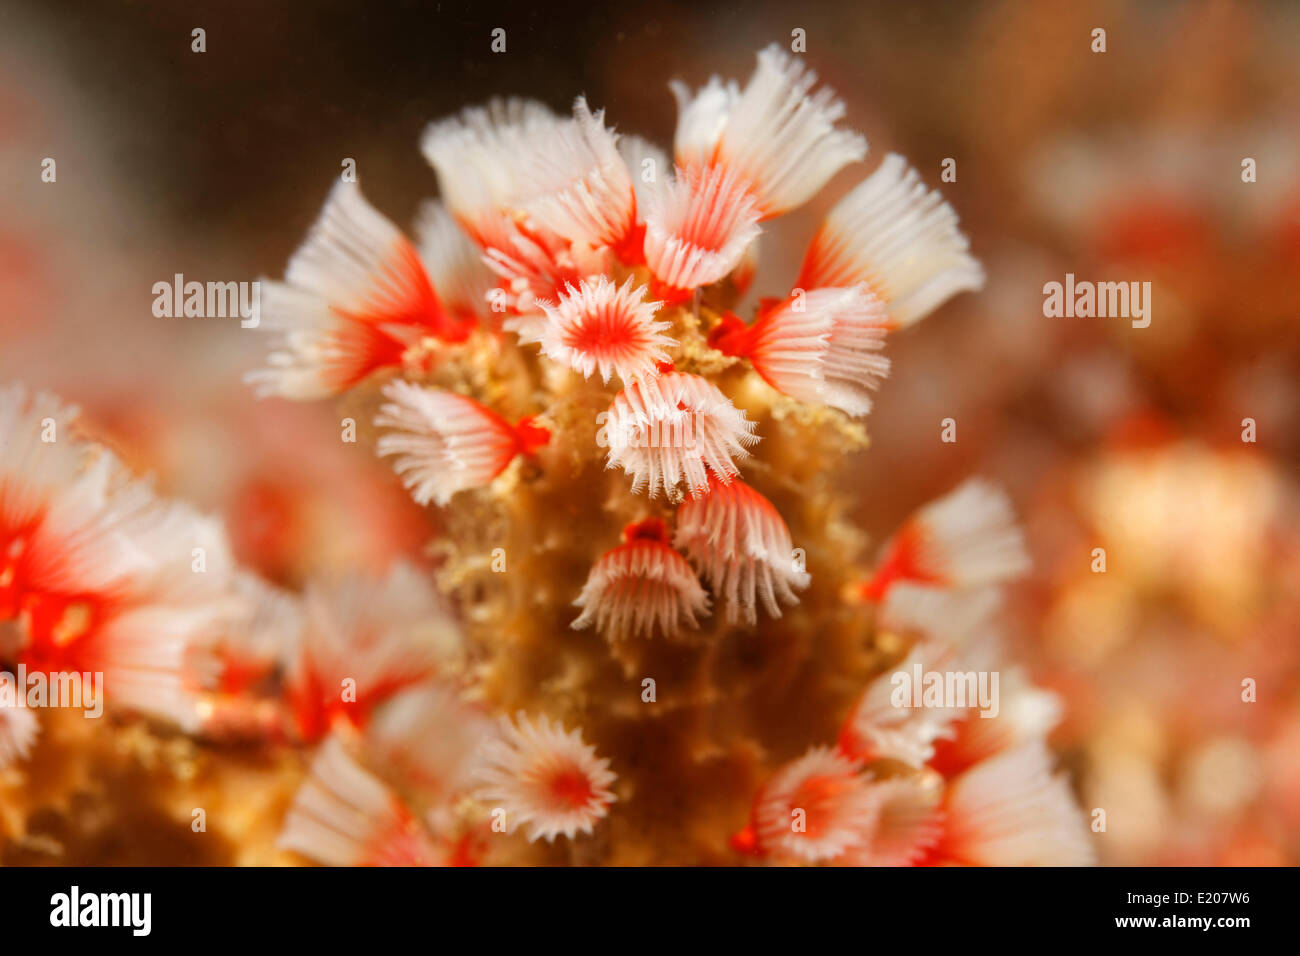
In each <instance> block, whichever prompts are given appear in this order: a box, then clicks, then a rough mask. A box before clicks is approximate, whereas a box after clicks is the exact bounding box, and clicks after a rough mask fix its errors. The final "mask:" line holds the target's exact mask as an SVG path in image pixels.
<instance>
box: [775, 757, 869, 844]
mask: <svg viewBox="0 0 1300 956" xmlns="http://www.w3.org/2000/svg"><path fill="white" fill-rule="evenodd" d="M879 816H880V799H879V797H878V796H877V795H876V793H874V792H873V791H872V789H871V786H870V784H869V782H868V780H867V778H866V777H864V776H862V775H861V774H860V773H859V766H858V764H857V763H855V762H854V761H852V760H849V759H848V758H847V757H845V756H844V755H843V754H839V753H836V752H835V751H834V750H832V749H831V748H829V747H813V748H811V749H810V750H809V751H808V752H807V753H806V754H804V755H803V756H802V757H800V758H798V759H797V760H794V761H791V762H790V763H788V764H786V765H785V766H784V767H782V768H781V769H780V770H778V771H777V772H776V774H775V775H774V776H773V777H772V779H771V780H769V781H768V782H767V783H766V784H765V785H764V786H763V788H762V789H761V790H760V791H759V793H758V796H757V797H756V798H755V799H754V816H753V824H752V826H753V832H754V837H755V839H756V841H757V849H758V850H759V851H760V852H762V853H765V854H769V855H773V856H776V857H778V858H781V859H786V860H797V861H802V862H806V863H815V862H818V861H831V860H835V859H836V858H837V857H842V856H843V855H844V854H846V853H848V852H849V851H851V850H853V849H854V848H856V847H858V846H860V845H861V844H863V843H864V842H866V841H869V840H870V839H871V836H872V833H873V832H874V831H875V829H876V821H877V819H878V818H879Z"/></svg>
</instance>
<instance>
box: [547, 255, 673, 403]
mask: <svg viewBox="0 0 1300 956" xmlns="http://www.w3.org/2000/svg"><path fill="white" fill-rule="evenodd" d="M645 295H646V289H645V287H644V286H638V287H636V288H635V289H634V288H632V277H631V276H628V278H627V279H626V280H625V281H624V283H623V284H622V285H621V286H617V285H615V284H614V283H613V282H612V281H611V280H609V279H607V278H605V277H604V276H600V277H599V278H596V279H590V280H584V281H583V282H581V283H579V285H578V287H577V288H574V287H573V286H570V287H568V288H567V289H565V290H564V294H563V295H562V296H560V299H559V302H558V303H556V304H555V305H550V304H549V303H543V304H542V308H543V310H544V311H545V312H546V318H547V322H546V327H545V330H544V331H543V332H542V340H541V345H542V354H543V355H545V356H547V357H548V358H550V359H553V360H554V361H556V362H559V363H560V364H561V365H567V366H569V367H570V368H571V369H573V370H574V371H575V372H579V373H581V374H582V375H583V376H584V377H586V378H590V377H591V376H592V375H593V374H594V373H596V372H599V373H600V377H601V380H602V381H604V382H608V381H609V379H610V376H611V375H617V376H618V377H619V378H620V379H622V380H623V382H625V383H626V382H631V381H632V380H634V379H637V378H645V377H648V376H652V375H655V374H657V373H658V367H659V365H660V364H661V363H663V362H667V361H668V353H667V352H666V351H664V347H665V346H669V345H673V344H675V343H674V341H673V340H672V339H671V338H669V337H668V336H667V335H664V334H663V332H664V330H665V329H667V328H668V327H669V323H668V322H664V321H662V320H660V319H658V318H656V313H657V312H658V311H659V308H660V306H662V305H663V303H662V302H647V301H646V300H645Z"/></svg>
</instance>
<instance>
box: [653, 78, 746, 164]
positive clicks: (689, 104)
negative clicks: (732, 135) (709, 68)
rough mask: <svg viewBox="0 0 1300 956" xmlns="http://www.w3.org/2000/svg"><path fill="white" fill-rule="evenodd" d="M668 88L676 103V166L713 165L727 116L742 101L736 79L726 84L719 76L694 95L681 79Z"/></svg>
mask: <svg viewBox="0 0 1300 956" xmlns="http://www.w3.org/2000/svg"><path fill="white" fill-rule="evenodd" d="M668 87H669V89H671V90H672V91H673V96H674V97H675V98H676V100H677V131H676V133H675V135H674V136H673V154H674V157H675V159H676V160H677V165H678V166H682V167H689V166H697V167H701V168H702V167H705V166H708V165H710V164H712V162H713V157H714V151H715V150H716V149H717V146H718V140H720V139H721V138H722V131H723V130H724V129H725V128H726V126H727V117H728V116H730V115H731V111H732V110H733V109H735V107H736V101H737V100H739V99H740V87H739V86H738V85H737V84H736V82H735V81H734V80H728V81H727V82H726V83H724V82H723V81H722V80H721V79H719V78H718V77H716V76H714V77H710V78H709V82H708V83H706V84H705V85H704V86H702V87H700V89H699V90H698V91H697V92H695V93H692V92H691V89H690V87H688V86H687V85H686V84H685V83H683V82H681V81H680V80H673V81H672V82H671V83H669V84H668Z"/></svg>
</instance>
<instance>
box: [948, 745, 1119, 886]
mask: <svg viewBox="0 0 1300 956" xmlns="http://www.w3.org/2000/svg"><path fill="white" fill-rule="evenodd" d="M937 854H938V856H939V857H940V858H942V859H949V860H953V861H955V862H959V863H966V864H970V865H976V866H1087V865H1090V864H1092V863H1094V862H1095V854H1094V852H1093V848H1092V845H1091V843H1090V842H1089V837H1088V828H1087V825H1086V824H1085V823H1084V819H1083V814H1082V812H1081V811H1080V809H1079V805H1078V803H1076V802H1075V799H1074V795H1073V794H1072V793H1071V792H1070V785H1069V783H1068V782H1067V781H1066V779H1065V778H1064V777H1063V776H1061V775H1054V774H1053V773H1052V762H1051V756H1050V755H1049V754H1048V752H1047V747H1046V746H1045V745H1044V744H1043V742H1042V741H1041V740H1033V741H1029V742H1027V743H1024V744H1021V745H1020V746H1018V747H1016V748H1015V749H1013V750H1008V751H1006V752H1004V753H1001V754H998V755H997V756H995V757H992V758H990V759H989V760H985V761H983V762H982V763H979V764H976V765H975V766H974V767H972V768H971V769H970V770H967V771H966V772H965V773H963V774H962V775H961V776H959V777H958V778H957V779H956V780H954V781H953V782H952V784H951V786H950V787H949V789H948V792H947V795H946V798H945V800H944V828H943V838H942V841H941V843H940V845H939V847H938V848H937Z"/></svg>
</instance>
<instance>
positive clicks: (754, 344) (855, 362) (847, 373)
mask: <svg viewBox="0 0 1300 956" xmlns="http://www.w3.org/2000/svg"><path fill="white" fill-rule="evenodd" d="M884 321H885V312H884V308H883V306H882V305H881V303H880V300H878V299H877V298H876V297H875V296H874V295H872V294H871V293H870V292H869V291H868V290H867V288H866V287H865V286H857V287H854V288H849V289H814V290H813V291H811V292H807V293H803V292H799V293H797V294H796V295H794V296H792V297H791V298H789V299H786V300H785V301H784V302H782V303H781V304H780V305H777V306H775V307H774V308H771V309H769V310H767V311H766V312H764V313H763V314H762V315H761V316H760V317H759V319H758V320H757V321H756V322H755V323H754V324H753V325H752V326H747V325H745V324H744V323H743V322H741V321H740V319H738V318H737V317H736V316H734V315H727V316H726V317H724V319H723V321H722V322H721V323H720V324H719V325H718V326H717V327H716V328H715V329H714V330H713V332H712V333H711V335H710V338H709V341H710V344H711V345H713V347H714V348H717V349H719V350H721V351H722V352H724V353H726V354H728V355H741V356H745V357H747V358H748V359H749V360H750V362H751V363H752V364H753V366H754V370H755V371H756V372H758V374H759V375H761V376H763V378H764V379H765V380H766V381H767V383H768V384H769V385H771V386H772V387H773V388H775V389H776V390H777V391H779V392H784V393H785V394H786V395H789V396H791V397H792V398H797V399H799V400H800V401H803V402H810V403H812V404H818V405H823V404H824V405H831V406H833V407H835V408H838V409H840V410H841V411H844V412H847V413H848V414H850V415H865V414H867V412H869V411H871V392H872V391H873V390H874V389H875V388H876V386H877V385H879V384H880V381H881V380H882V379H884V378H885V376H887V375H888V374H889V359H887V358H885V357H884V356H883V355H881V354H880V350H881V349H882V348H883V347H884V344H885V330H884V328H883V323H884Z"/></svg>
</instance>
